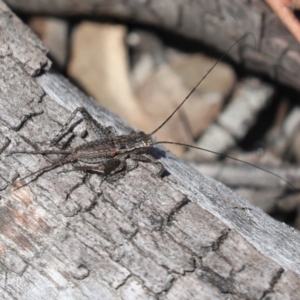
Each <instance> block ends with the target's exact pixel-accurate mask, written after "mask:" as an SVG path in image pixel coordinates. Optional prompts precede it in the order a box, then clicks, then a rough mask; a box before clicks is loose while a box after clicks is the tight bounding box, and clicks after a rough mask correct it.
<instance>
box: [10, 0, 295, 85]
mask: <svg viewBox="0 0 300 300" xmlns="http://www.w3.org/2000/svg"><path fill="white" fill-rule="evenodd" d="M6 2H7V3H8V4H9V5H10V6H11V7H12V8H13V9H16V10H18V11H20V12H23V13H34V14H51V15H53V14H54V15H61V16H75V15H77V16H78V15H79V16H82V15H86V16H92V17H95V16H101V17H112V18H114V19H117V20H121V21H126V22H138V23H143V24H150V25H154V26H156V27H159V28H162V29H166V30H170V31H172V32H175V33H177V34H179V35H182V36H185V37H187V38H191V39H195V40H197V41H200V42H202V43H205V44H207V45H210V46H212V47H215V48H217V49H218V50H220V51H221V52H225V51H226V50H227V49H228V48H229V47H230V46H231V45H232V44H233V43H234V42H235V41H236V40H237V39H238V38H239V37H241V36H242V35H244V34H245V33H252V34H253V36H254V37H255V41H254V39H253V38H251V37H250V36H249V37H248V38H247V39H246V40H244V42H241V43H239V45H238V47H234V49H232V50H231V51H230V52H229V53H228V55H229V56H230V57H231V58H233V59H234V60H235V61H236V62H239V63H241V64H243V65H244V66H245V67H246V68H248V69H249V70H252V71H253V70H254V71H258V72H262V73H264V74H267V75H268V76H269V77H271V78H272V79H275V80H278V81H279V82H281V83H283V84H286V85H289V86H292V87H293V88H296V89H298V90H299V79H300V45H299V44H298V42H297V41H296V40H295V39H294V37H293V36H292V35H291V33H290V32H289V31H288V30H287V29H286V28H285V27H284V25H283V24H282V23H281V22H280V20H279V19H278V17H277V16H276V15H275V14H274V13H273V11H272V10H271V9H270V8H269V7H268V5H267V4H266V3H264V1H256V0H251V1H240V0H234V1H232V0H231V1H229V0H222V1H217V0H210V1H207V0H202V1H189V2H188V4H187V2H186V1H184V0H178V1H170V0H150V1H139V0H133V1H123V0H115V1H110V0H109V1H107V0H86V1H77V0H54V1H42V0H28V1H16V0H6Z"/></svg>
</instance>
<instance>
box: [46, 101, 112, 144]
mask: <svg viewBox="0 0 300 300" xmlns="http://www.w3.org/2000/svg"><path fill="white" fill-rule="evenodd" d="M78 112H80V113H81V115H82V117H83V121H84V123H85V126H86V129H87V131H88V133H89V135H90V136H91V137H92V138H93V139H102V138H105V137H109V136H110V137H113V136H115V135H116V132H115V129H114V128H113V127H112V126H108V127H105V126H102V125H101V124H100V123H98V122H97V121H96V120H95V119H94V118H93V117H92V116H91V115H90V113H89V112H88V111H87V110H86V109H85V108H84V107H83V106H80V107H77V108H76V109H75V110H74V111H73V113H72V114H71V116H70V117H69V119H68V120H67V122H66V123H65V125H64V126H63V127H62V129H61V130H60V131H59V133H58V134H57V135H56V136H55V137H54V139H53V140H52V141H51V145H52V146H55V145H56V144H57V143H58V142H59V141H60V140H61V139H62V138H63V137H64V136H65V135H66V133H67V132H68V131H70V129H71V128H69V129H68V130H67V128H68V127H69V125H70V123H71V122H72V121H73V120H74V118H75V116H76V115H77V113H78Z"/></svg>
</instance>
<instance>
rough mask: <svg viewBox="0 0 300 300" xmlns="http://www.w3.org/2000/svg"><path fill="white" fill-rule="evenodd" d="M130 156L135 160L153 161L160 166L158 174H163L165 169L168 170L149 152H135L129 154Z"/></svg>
mask: <svg viewBox="0 0 300 300" xmlns="http://www.w3.org/2000/svg"><path fill="white" fill-rule="evenodd" d="M129 156H130V158H132V159H133V160H135V161H141V162H146V163H152V164H155V165H157V166H158V167H159V171H158V172H157V174H156V175H157V176H161V175H162V174H163V173H164V171H165V170H166V169H165V167H164V165H163V164H162V163H160V162H159V161H157V160H156V159H155V158H154V157H152V156H151V155H148V154H135V153H130V154H129Z"/></svg>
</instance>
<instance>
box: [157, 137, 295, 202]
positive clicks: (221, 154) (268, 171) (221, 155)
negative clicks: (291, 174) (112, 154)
mask: <svg viewBox="0 0 300 300" xmlns="http://www.w3.org/2000/svg"><path fill="white" fill-rule="evenodd" d="M158 144H169V145H179V146H184V147H189V148H194V149H197V150H202V151H204V152H208V153H212V154H216V155H219V156H220V157H224V158H229V159H231V160H234V161H237V162H240V163H243V164H245V165H248V166H251V167H254V168H256V169H258V170H261V171H264V172H266V173H268V174H271V175H273V176H275V177H277V178H279V179H281V180H283V181H284V182H285V183H287V184H288V185H289V186H290V187H291V188H292V189H293V190H294V191H295V192H297V189H296V187H295V186H293V185H292V184H291V183H290V182H289V181H288V180H286V179H285V178H283V177H282V176H280V175H278V174H276V173H274V172H272V171H270V170H267V169H264V168H262V167H259V166H257V165H254V164H251V163H249V162H246V161H243V160H241V159H238V158H236V157H233V156H229V155H226V154H223V153H219V152H216V151H213V150H209V149H205V148H202V147H197V146H193V145H188V144H184V143H177V142H171V141H158V142H154V143H153V145H158ZM297 193H298V192H297ZM298 196H299V198H300V194H299V193H298Z"/></svg>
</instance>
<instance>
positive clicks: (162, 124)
mask: <svg viewBox="0 0 300 300" xmlns="http://www.w3.org/2000/svg"><path fill="white" fill-rule="evenodd" d="M248 35H252V36H253V38H254V41H255V36H254V35H253V33H251V32H248V33H246V34H244V35H243V36H242V37H240V38H239V39H238V40H237V41H235V42H234V43H233V44H232V45H231V46H230V47H229V48H228V49H227V51H226V52H225V53H223V54H222V55H221V56H220V57H219V58H218V59H217V60H216V62H215V63H214V64H213V65H212V66H211V67H210V68H209V69H208V71H207V72H206V74H205V75H204V76H203V77H202V78H201V79H200V80H199V82H198V83H197V84H196V85H195V86H194V87H193V89H192V90H191V91H190V92H189V94H188V95H187V96H186V97H185V98H184V99H183V101H182V102H181V103H180V104H179V105H178V106H177V108H176V109H175V110H174V111H173V112H172V113H171V114H170V115H169V116H168V117H167V119H166V120H164V121H163V122H162V123H161V124H160V125H159V126H158V127H157V128H156V129H155V130H153V131H152V132H151V133H150V134H149V135H153V134H155V133H156V132H157V131H158V130H160V129H161V128H162V127H163V126H164V125H165V124H166V123H167V122H168V121H169V120H170V119H171V118H172V117H173V116H174V115H175V114H176V112H177V111H178V110H179V109H180V108H181V106H182V105H183V104H184V103H185V102H186V101H187V100H188V99H189V98H190V96H191V95H192V94H193V93H194V92H195V90H196V89H197V88H198V86H199V85H200V84H201V83H202V82H203V80H204V79H205V78H206V77H207V76H208V75H209V74H210V72H211V71H212V70H213V69H214V68H215V66H216V65H217V64H218V63H219V62H220V61H221V60H223V58H224V57H225V56H226V55H227V53H228V52H229V51H230V50H231V49H232V48H233V47H234V46H235V45H237V44H238V43H239V42H240V41H241V40H243V39H244V38H246V37H247V36H248Z"/></svg>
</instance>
